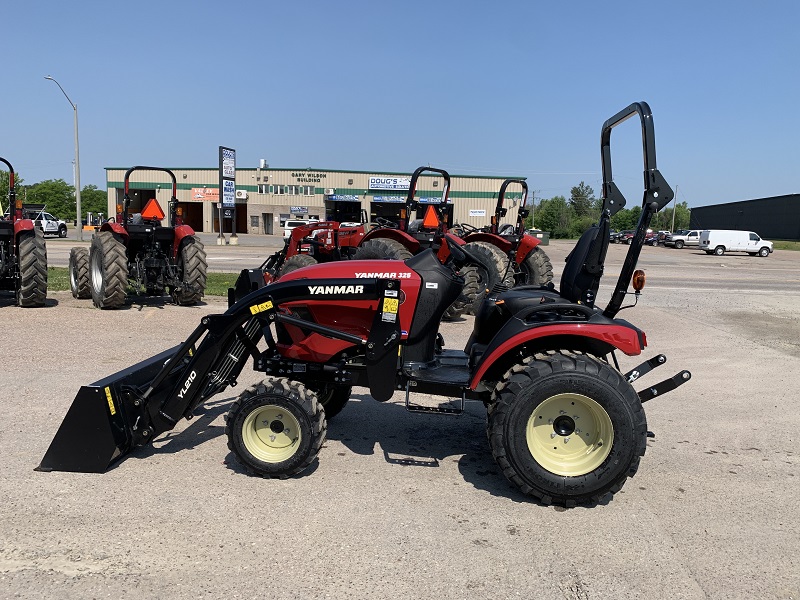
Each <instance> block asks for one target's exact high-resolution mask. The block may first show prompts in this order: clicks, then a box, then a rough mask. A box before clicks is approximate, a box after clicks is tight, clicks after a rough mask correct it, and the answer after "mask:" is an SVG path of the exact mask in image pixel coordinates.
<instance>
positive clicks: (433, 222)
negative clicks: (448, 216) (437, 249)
mask: <svg viewBox="0 0 800 600" xmlns="http://www.w3.org/2000/svg"><path fill="white" fill-rule="evenodd" d="M422 226H423V227H426V228H429V229H432V228H434V227H439V217H438V216H437V215H436V209H435V208H433V206H432V205H431V206H428V210H427V211H425V218H424V219H422Z"/></svg>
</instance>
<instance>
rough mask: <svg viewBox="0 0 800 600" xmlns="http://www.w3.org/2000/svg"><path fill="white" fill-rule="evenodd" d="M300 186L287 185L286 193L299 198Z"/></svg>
mask: <svg viewBox="0 0 800 600" xmlns="http://www.w3.org/2000/svg"><path fill="white" fill-rule="evenodd" d="M299 188H300V186H297V185H287V186H286V193H287V194H289V195H290V196H297V195H298V194H299V193H300V192H299V191H298V190H299Z"/></svg>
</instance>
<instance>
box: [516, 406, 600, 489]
mask: <svg viewBox="0 0 800 600" xmlns="http://www.w3.org/2000/svg"><path fill="white" fill-rule="evenodd" d="M525 437H526V439H527V442H528V450H530V452H531V455H532V456H533V458H534V460H535V461H536V462H537V463H539V464H540V465H541V466H542V467H544V468H545V469H547V470H548V471H550V472H551V473H555V474H556V475H564V476H566V477H578V476H580V475H586V474H587V473H590V472H592V471H593V470H595V469H596V468H598V467H599V466H600V465H601V464H603V461H604V460H605V459H606V458H608V455H609V453H610V452H611V447H612V445H613V443H614V426H613V425H612V423H611V418H610V417H609V416H608V413H607V412H606V411H605V409H604V408H603V407H602V406H600V405H599V404H598V403H597V402H595V401H594V400H592V399H591V398H588V397H587V396H582V395H580V394H558V395H556V396H551V397H550V398H548V399H547V400H545V401H544V402H542V403H541V404H540V405H539V406H537V407H536V409H535V410H534V411H533V413H532V414H531V416H530V418H529V419H528V424H527V427H526V429H525Z"/></svg>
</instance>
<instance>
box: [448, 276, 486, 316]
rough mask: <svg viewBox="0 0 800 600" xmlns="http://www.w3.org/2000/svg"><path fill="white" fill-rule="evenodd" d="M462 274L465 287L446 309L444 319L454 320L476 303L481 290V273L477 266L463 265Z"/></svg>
mask: <svg viewBox="0 0 800 600" xmlns="http://www.w3.org/2000/svg"><path fill="white" fill-rule="evenodd" d="M461 275H463V276H464V287H463V288H462V289H461V295H460V296H459V297H458V298H456V299H455V301H454V302H453V303H452V304H451V305H450V306H448V307H447V310H446V311H444V315H442V320H443V321H453V320H455V319H458V318H460V317H461V315H463V314H464V313H465V312H467V311H468V310H469V309H470V308H471V307H472V306H473V305H474V304H475V299H476V298H477V297H478V294H479V293H480V292H481V285H480V275H479V274H478V269H477V267H473V266H467V267H463V268H462V269H461Z"/></svg>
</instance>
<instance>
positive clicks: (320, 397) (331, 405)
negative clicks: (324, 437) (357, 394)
mask: <svg viewBox="0 0 800 600" xmlns="http://www.w3.org/2000/svg"><path fill="white" fill-rule="evenodd" d="M309 387H311V386H309ZM311 389H313V390H314V393H315V394H316V395H317V401H318V402H319V403H320V404H321V405H322V409H323V410H324V411H325V420H326V421H330V420H331V419H332V418H333V417H335V416H336V415H338V414H339V413H340V412H342V409H343V408H344V407H345V405H346V404H347V402H348V400H350V394H352V392H353V388H352V387H350V386H349V385H333V384H330V385H322V386H319V388H317V387H316V386H315V387H311Z"/></svg>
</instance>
